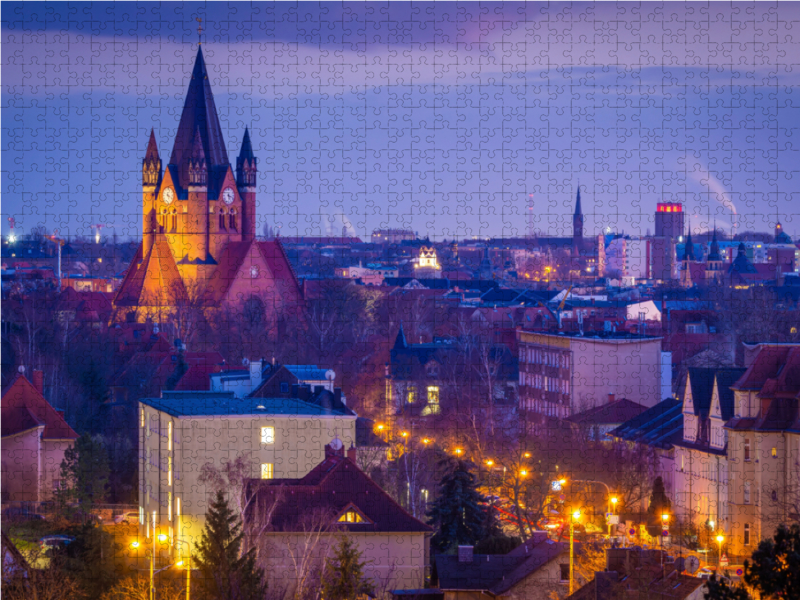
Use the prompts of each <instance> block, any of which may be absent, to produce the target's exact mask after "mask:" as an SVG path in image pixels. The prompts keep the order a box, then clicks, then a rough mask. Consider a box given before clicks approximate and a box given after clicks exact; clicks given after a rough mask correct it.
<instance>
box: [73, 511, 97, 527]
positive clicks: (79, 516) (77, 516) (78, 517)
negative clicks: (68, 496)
mask: <svg viewBox="0 0 800 600" xmlns="http://www.w3.org/2000/svg"><path fill="white" fill-rule="evenodd" d="M70 520H71V521H72V522H73V523H98V524H99V523H102V522H103V519H102V518H100V517H99V516H98V515H96V514H94V513H90V512H84V511H82V510H77V511H75V512H74V513H72V515H71V516H70Z"/></svg>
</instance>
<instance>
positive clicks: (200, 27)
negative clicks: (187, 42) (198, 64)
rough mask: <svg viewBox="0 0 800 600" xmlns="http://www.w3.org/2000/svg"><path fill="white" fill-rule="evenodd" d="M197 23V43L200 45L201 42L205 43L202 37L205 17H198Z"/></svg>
mask: <svg viewBox="0 0 800 600" xmlns="http://www.w3.org/2000/svg"><path fill="white" fill-rule="evenodd" d="M197 23H198V25H197V45H198V46H199V45H200V44H202V43H203V41H202V38H201V36H202V35H203V19H201V18H200V17H197Z"/></svg>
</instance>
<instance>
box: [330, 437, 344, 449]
mask: <svg viewBox="0 0 800 600" xmlns="http://www.w3.org/2000/svg"><path fill="white" fill-rule="evenodd" d="M331 448H333V449H334V450H341V449H342V448H344V443H343V442H342V440H340V439H339V436H336V437H335V438H333V439H332V440H331Z"/></svg>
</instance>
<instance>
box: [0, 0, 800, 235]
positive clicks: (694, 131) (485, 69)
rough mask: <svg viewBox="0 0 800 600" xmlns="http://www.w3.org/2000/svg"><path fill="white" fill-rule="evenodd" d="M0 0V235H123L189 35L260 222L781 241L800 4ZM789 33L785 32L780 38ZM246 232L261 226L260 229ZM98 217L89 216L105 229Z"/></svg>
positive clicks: (303, 230)
mask: <svg viewBox="0 0 800 600" xmlns="http://www.w3.org/2000/svg"><path fill="white" fill-rule="evenodd" d="M1 10H2V73H1V75H2V96H1V97H0V102H1V103H2V108H1V109H0V117H1V118H2V187H1V188H0V189H1V190H2V214H3V219H2V231H3V233H8V231H9V224H8V220H7V219H8V217H9V216H11V217H14V218H15V220H16V224H17V225H16V226H17V231H18V232H21V233H25V232H27V231H29V230H30V229H32V228H33V227H35V226H37V225H40V224H44V225H45V226H46V227H47V228H48V229H49V230H52V229H58V230H59V233H60V234H61V235H77V234H89V233H90V232H91V231H90V227H91V226H92V225H94V224H98V223H100V224H112V225H113V226H114V229H115V231H116V232H117V233H118V234H120V235H122V236H123V237H127V236H136V237H138V236H139V235H140V228H141V207H140V203H141V161H142V158H143V156H144V151H145V147H146V144H147V139H148V135H149V132H150V128H151V127H154V128H155V131H156V138H157V141H158V144H159V149H160V151H161V155H162V159H163V160H164V161H165V163H166V161H167V160H168V159H169V155H170V153H171V150H172V143H173V137H174V135H175V131H176V129H177V126H178V120H179V117H180V111H181V109H182V107H183V100H184V95H185V93H186V89H187V87H188V82H189V76H190V73H191V69H192V66H193V62H194V57H195V54H196V52H197V39H198V35H197V25H198V23H197V21H196V20H195V19H196V17H202V19H203V28H204V29H205V31H204V32H203V52H204V54H205V58H206V63H207V65H208V69H209V76H210V79H211V86H212V90H213V92H214V96H215V100H216V103H217V107H218V109H219V112H220V119H221V121H222V127H223V132H224V134H225V141H226V145H227V148H228V156H229V159H230V160H231V162H232V163H233V164H234V166H235V158H236V155H237V154H238V151H239V145H240V143H241V136H242V133H243V131H244V127H245V126H249V127H250V128H251V134H252V139H253V144H254V148H255V152H256V155H257V156H258V158H259V194H258V200H259V206H258V213H259V218H260V219H261V220H262V221H266V222H269V223H270V224H272V225H273V226H277V227H280V232H281V235H303V234H305V235H320V234H324V233H326V231H328V230H330V229H333V230H334V231H335V232H336V233H337V234H339V233H341V231H342V226H343V225H344V224H347V225H348V226H349V227H350V228H351V231H352V232H354V233H355V234H357V235H361V236H368V235H369V233H370V232H371V231H372V230H373V229H374V228H378V227H410V228H412V229H414V230H415V231H418V232H419V233H420V234H421V235H423V236H424V235H426V234H427V235H430V236H431V237H432V238H436V239H442V238H447V239H452V238H454V237H456V238H464V237H469V236H474V235H480V236H488V235H492V236H501V235H505V236H511V235H524V234H525V232H526V229H527V220H526V216H525V213H526V206H527V205H528V202H529V201H530V199H531V196H530V195H531V194H533V197H532V198H533V199H532V201H533V207H534V208H533V212H534V214H535V219H536V222H535V228H536V229H537V230H539V231H543V232H550V233H552V234H566V233H567V232H568V231H570V230H571V216H572V209H573V202H574V197H575V189H576V186H577V184H578V181H579V180H580V184H581V188H582V194H581V195H582V200H583V209H584V213H586V215H587V217H586V233H587V235H588V234H595V233H597V232H599V231H600V230H601V229H604V228H606V227H611V228H612V229H615V230H624V231H625V232H627V233H632V234H645V233H646V232H647V230H648V229H649V230H650V231H652V230H653V229H654V226H653V216H652V214H653V212H654V210H655V206H656V203H657V202H660V201H679V202H684V204H685V210H688V211H689V212H690V213H692V214H693V215H694V216H693V218H692V219H691V223H692V227H693V229H696V230H704V229H705V228H706V227H707V226H708V224H709V218H710V219H711V220H716V223H717V225H719V226H722V227H725V228H726V229H729V228H730V227H731V225H732V224H734V225H735V226H736V228H737V230H738V231H742V230H747V229H756V230H771V229H772V227H773V225H774V221H775V215H776V213H777V214H779V215H780V219H781V220H782V222H783V223H784V226H785V229H786V230H787V231H788V232H789V233H790V234H792V235H793V236H795V235H798V234H800V216H798V215H800V211H799V210H798V208H799V207H800V169H798V165H800V152H798V149H800V142H798V141H797V140H794V135H795V134H797V135H798V136H800V129H798V127H799V126H800V114H798V113H799V112H800V111H798V108H797V105H798V104H800V97H798V96H800V92H799V91H797V90H796V89H795V87H796V86H797V85H798V84H800V64H799V63H800V59H799V58H798V57H800V5H798V4H780V5H778V4H774V3H755V4H754V3H732V4H731V3H712V4H706V3H696V4H680V3H666V4H661V3H646V4H641V5H639V4H635V3H620V4H618V5H616V4H613V3H608V4H587V3H571V4H568V3H549V4H543V3H527V4H522V3H446V4H437V5H436V6H434V5H433V4H432V3H396V2H392V3H390V4H387V3H384V2H374V3H368V4H361V3H358V4H350V3H324V2H323V3H310V2H309V3H297V4H293V3H282V4H271V3H258V2H253V3H250V2H247V3H236V2H231V3H208V4H205V3H169V2H160V3H155V2H154V3H144V2H140V3H133V2H131V3H117V4H109V3H72V2H70V3H25V4H24V5H23V4H22V3H14V2H3V3H2V6H1ZM794 37H798V40H797V41H795V40H794V39H793V38H794ZM258 230H259V232H260V231H261V225H259V227H258ZM105 233H110V229H105V230H104V234H105Z"/></svg>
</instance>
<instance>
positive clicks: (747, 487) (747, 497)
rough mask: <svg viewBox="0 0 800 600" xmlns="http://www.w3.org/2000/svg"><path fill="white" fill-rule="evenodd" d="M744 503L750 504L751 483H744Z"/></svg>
mask: <svg viewBox="0 0 800 600" xmlns="http://www.w3.org/2000/svg"><path fill="white" fill-rule="evenodd" d="M744 503H745V504H750V482H749V481H745V482H744Z"/></svg>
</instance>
